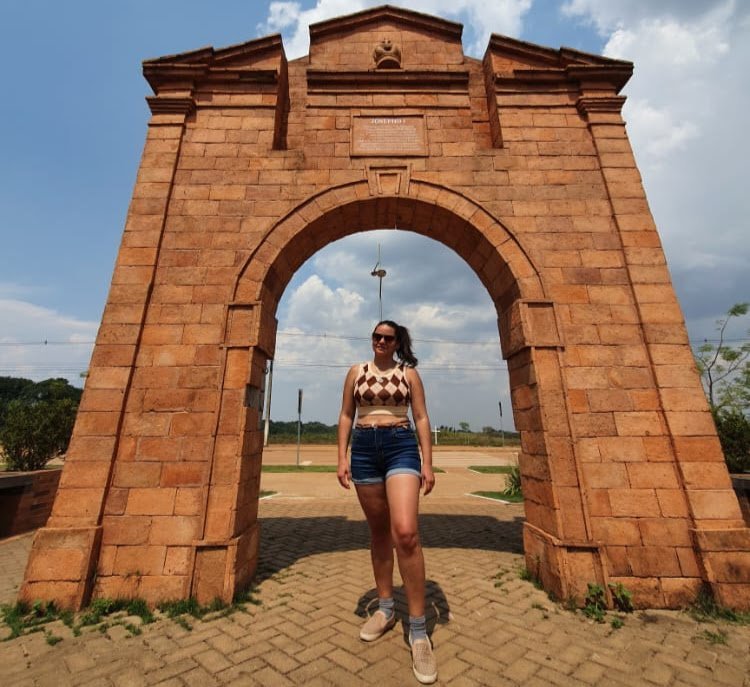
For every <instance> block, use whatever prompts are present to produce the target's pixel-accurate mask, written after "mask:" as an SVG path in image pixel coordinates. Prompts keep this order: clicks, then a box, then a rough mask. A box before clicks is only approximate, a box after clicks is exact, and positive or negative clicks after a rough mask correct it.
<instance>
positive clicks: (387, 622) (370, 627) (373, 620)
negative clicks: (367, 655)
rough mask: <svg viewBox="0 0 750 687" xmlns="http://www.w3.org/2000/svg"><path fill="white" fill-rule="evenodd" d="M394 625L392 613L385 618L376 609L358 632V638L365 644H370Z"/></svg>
mask: <svg viewBox="0 0 750 687" xmlns="http://www.w3.org/2000/svg"><path fill="white" fill-rule="evenodd" d="M395 624H396V614H395V613H392V614H391V617H390V618H387V617H386V615H385V613H383V611H381V610H380V609H378V610H377V611H375V613H373V614H372V615H371V616H370V617H369V618H368V619H367V622H366V623H365V624H364V625H363V626H362V629H361V630H360V631H359V638H360V639H361V640H363V641H365V642H372V641H374V640H376V639H379V638H380V637H382V636H383V635H384V634H385V633H386V632H388V630H390V629H391V628H392V627H393V626H394V625H395Z"/></svg>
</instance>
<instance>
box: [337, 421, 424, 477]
mask: <svg viewBox="0 0 750 687" xmlns="http://www.w3.org/2000/svg"><path fill="white" fill-rule="evenodd" d="M351 472H352V482H354V484H379V483H381V482H385V480H387V479H388V478H389V477H391V476H392V475H416V476H417V477H419V478H420V479H421V478H422V461H421V459H420V457H419V448H418V446H417V438H416V436H415V435H414V430H413V429H412V428H411V427H409V426H402V427H366V428H361V427H356V428H355V429H354V432H353V433H352V466H351Z"/></svg>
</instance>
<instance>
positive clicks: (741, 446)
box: [714, 408, 750, 472]
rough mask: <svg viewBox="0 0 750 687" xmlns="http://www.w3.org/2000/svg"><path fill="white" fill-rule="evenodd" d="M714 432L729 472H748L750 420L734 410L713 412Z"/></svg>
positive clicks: (749, 464) (725, 409) (726, 409)
mask: <svg viewBox="0 0 750 687" xmlns="http://www.w3.org/2000/svg"><path fill="white" fill-rule="evenodd" d="M714 421H715V422H716V432H717V433H718V435H719V441H721V449H722V451H724V458H725V459H726V461H727V467H728V468H729V472H750V420H748V419H747V417H746V416H745V414H744V413H743V412H742V411H740V410H737V409H735V408H723V409H721V410H717V411H715V412H714Z"/></svg>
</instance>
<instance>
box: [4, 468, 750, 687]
mask: <svg viewBox="0 0 750 687" xmlns="http://www.w3.org/2000/svg"><path fill="white" fill-rule="evenodd" d="M461 470H463V468H455V469H453V468H449V469H448V470H447V472H446V474H444V475H438V478H439V480H440V482H439V489H438V491H437V492H436V493H435V494H434V496H430V497H429V498H427V499H425V500H424V501H423V508H422V513H423V514H422V516H421V528H422V538H423V542H424V545H425V555H426V560H427V571H428V608H429V611H428V626H429V629H430V631H431V633H432V637H433V641H434V644H435V652H436V655H437V658H438V665H439V671H440V676H439V684H444V685H455V686H457V687H464V686H466V687H469V686H473V685H529V686H535V685H539V686H541V685H544V686H547V685H561V686H564V685H571V686H573V685H575V686H579V685H597V686H601V687H604V686H606V685H612V686H626V685H627V686H632V685H649V686H654V685H665V686H667V687H683V686H688V685H695V686H700V687H704V686H706V685H735V686H737V687H750V678H748V675H750V654H749V648H750V627H737V626H732V625H727V624H720V625H717V624H715V623H711V624H703V625H702V624H698V623H696V622H695V621H693V620H692V619H690V618H689V617H688V616H687V615H685V614H683V613H679V612H673V611H649V612H645V613H641V612H637V613H635V614H633V615H630V616H628V617H627V618H626V620H625V625H624V627H622V628H621V629H618V630H615V629H613V628H612V627H611V626H610V625H609V624H603V625H600V624H595V623H592V622H590V621H588V620H586V619H585V618H584V617H583V616H582V615H581V614H580V613H577V614H573V613H570V612H568V611H565V610H563V609H562V608H561V607H560V606H559V605H557V604H553V603H551V602H550V601H549V600H548V599H547V596H546V595H545V593H544V592H542V591H540V590H537V589H535V588H534V586H533V585H532V584H530V583H529V582H525V581H523V580H521V579H520V578H519V575H518V570H519V568H520V567H521V566H522V565H523V556H522V544H521V523H522V518H523V508H522V506H519V505H500V504H497V503H495V502H491V501H484V500H480V499H475V498H469V497H466V496H464V495H463V492H462V489H463V485H462V484H459V483H458V482H459V481H460V480H461V479H463V480H465V481H466V482H467V483H468V481H470V480H474V479H475V477H474V475H473V473H469V474H468V475H463V476H462V475H460V471H461ZM464 471H465V470H464ZM470 475H471V476H470ZM288 477H294V478H295V480H294V481H291V482H290V481H289V480H287V479H286V477H285V476H283V475H269V474H265V475H264V478H263V479H264V488H271V484H270V482H272V481H273V480H276V483H275V485H274V486H276V487H279V489H278V490H279V491H280V492H282V494H280V495H279V496H276V497H274V498H272V499H268V500H264V501H263V502H262V503H261V507H260V517H261V520H262V539H261V561H260V567H259V571H258V578H257V582H258V587H257V593H256V597H257V599H258V600H259V601H260V602H261V604H260V605H257V606H256V605H248V606H247V608H246V612H237V613H235V614H233V615H230V616H227V617H218V618H214V619H212V620H204V621H192V620H191V623H192V625H193V628H192V630H186V629H184V628H182V627H180V626H179V625H178V624H176V623H175V622H173V621H170V620H166V619H164V620H159V621H158V622H156V623H154V624H151V625H147V626H143V628H142V629H143V633H142V634H141V635H138V636H135V637H129V636H127V634H128V633H127V632H126V631H125V630H124V628H123V627H121V626H119V627H111V628H109V629H107V630H106V631H105V632H103V633H101V632H99V631H97V630H94V631H89V632H84V634H83V635H82V636H80V637H73V636H72V635H71V634H70V632H69V631H68V630H67V628H64V627H63V626H62V625H60V624H56V625H55V627H53V628H51V629H52V632H53V633H54V634H57V635H60V636H63V637H64V639H63V641H62V642H60V643H58V644H56V645H55V646H49V645H48V644H47V643H46V641H45V638H44V636H43V635H42V634H35V635H30V636H26V637H22V638H18V639H14V640H11V641H9V642H3V643H0V665H1V666H2V680H1V682H2V684H3V685H8V686H9V687H10V686H13V687H31V686H32V685H34V686H37V685H38V686H43V685H50V686H53V687H66V686H68V685H71V686H73V685H75V686H76V687H105V686H106V687H139V686H144V685H159V686H160V687H183V686H190V685H200V686H201V687H202V686H204V685H233V686H234V685H237V686H245V685H264V686H270V687H275V686H276V685H280V686H285V685H311V686H316V685H321V686H322V685H342V686H343V685H346V687H350V686H357V685H363V686H364V685H378V686H379V687H389V686H391V685H416V684H417V683H416V681H415V680H414V677H413V675H412V673H411V667H410V660H409V653H408V649H407V646H406V643H405V639H404V635H403V631H402V625H401V624H398V625H397V626H396V629H394V631H392V632H390V633H389V634H388V635H387V636H385V637H383V638H382V639H381V640H379V641H377V642H374V643H371V644H365V643H363V642H360V641H359V640H358V638H357V636H358V628H359V625H360V624H361V623H362V618H363V617H364V615H365V614H366V612H367V609H368V608H369V607H371V604H372V603H373V600H374V597H375V595H374V589H373V587H372V581H371V580H372V578H371V571H370V565H369V555H368V552H367V542H368V537H367V529H366V524H365V522H364V520H363V518H362V515H361V512H360V510H359V507H358V505H357V503H356V500H355V499H354V498H353V495H352V494H350V493H345V492H343V490H341V491H338V492H331V494H330V495H329V496H323V497H314V492H315V491H317V490H318V489H319V486H316V485H317V484H318V480H319V479H320V478H323V479H333V478H334V476H333V475H330V474H329V475H307V476H304V477H314V478H315V481H314V482H313V481H310V482H308V484H307V487H305V486H303V485H304V482H299V478H300V477H303V476H298V475H294V476H288ZM267 478H268V479H267ZM270 478H273V480H271V479H270ZM496 478H497V476H491V475H490V476H484V477H483V479H485V480H490V479H496ZM266 482H268V483H266ZM485 488H487V489H491V488H493V485H491V484H487V485H485ZM284 492H286V494H287V495H286V496H285V495H284ZM28 544H29V538H28V537H21V538H17V539H15V540H12V541H8V542H5V543H0V561H2V562H3V565H2V567H0V594H2V596H3V597H4V598H5V599H8V598H9V596H10V597H12V596H13V593H12V590H13V587H14V585H17V584H18V582H19V581H20V578H21V576H22V573H23V570H22V568H23V560H24V557H25V554H26V552H27V551H28ZM12 561H16V562H15V563H12ZM396 597H397V598H396V600H397V613H398V614H399V616H400V617H403V615H404V613H405V610H406V609H405V605H404V598H403V594H402V592H401V590H400V588H399V589H398V591H397V595H396ZM0 630H2V631H3V632H4V631H5V628H4V627H0ZM720 631H721V632H725V633H726V638H725V639H724V640H723V641H725V643H712V641H711V637H713V638H714V641H715V640H716V638H717V637H721V635H720V634H719V633H720ZM708 633H713V634H710V635H709V634H708Z"/></svg>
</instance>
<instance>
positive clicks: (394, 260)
mask: <svg viewBox="0 0 750 687" xmlns="http://www.w3.org/2000/svg"><path fill="white" fill-rule="evenodd" d="M378 244H380V246H381V257H382V261H381V266H383V267H384V268H385V269H386V271H387V276H386V277H385V279H384V297H383V307H384V313H383V314H384V316H385V317H386V318H391V319H394V320H396V321H397V322H399V323H402V324H405V325H406V326H407V327H409V329H410V331H411V334H412V337H413V339H414V352H415V353H416V355H417V357H418V358H419V368H418V369H419V370H420V374H421V375H422V378H423V380H424V383H425V388H426V390H427V396H428V399H427V400H428V410H429V412H430V416H431V420H432V422H433V424H437V425H440V424H446V425H455V424H456V423H457V422H459V421H464V420H465V421H468V422H470V423H471V424H472V426H473V427H476V428H478V429H481V427H483V426H485V425H493V426H495V427H497V426H498V422H499V420H498V418H497V412H496V409H497V403H498V400H499V399H501V398H502V399H504V403H505V404H506V407H508V408H509V407H510V401H509V398H508V378H507V371H506V369H505V364H504V362H503V361H502V360H501V357H500V346H499V337H498V332H497V320H496V318H497V315H496V312H495V308H494V306H493V304H492V302H491V301H490V298H489V295H488V294H487V292H486V290H485V289H484V287H483V286H482V285H481V283H480V282H479V280H478V279H477V277H476V275H474V273H473V272H472V271H471V269H470V268H469V267H468V266H467V265H466V264H465V263H464V262H463V261H462V260H461V259H460V258H459V257H458V256H457V255H456V254H455V253H454V252H453V251H451V250H450V249H448V248H446V247H444V246H442V245H441V244H439V243H438V242H436V241H433V240H431V239H428V238H425V237H423V236H420V235H417V234H414V233H412V232H406V231H393V230H378V231H373V232H364V233H359V234H353V235H351V236H349V237H347V238H345V239H342V240H341V241H337V242H335V243H333V244H331V245H329V246H327V247H325V248H323V249H322V250H321V251H319V252H318V253H317V254H316V255H314V256H313V257H312V258H311V259H310V260H309V261H308V263H307V264H306V265H305V267H303V269H302V272H305V271H313V272H314V274H312V275H308V276H306V275H305V274H303V273H301V274H300V275H297V277H295V279H294V280H293V281H292V283H291V284H290V285H289V286H288V287H287V292H286V293H285V295H284V298H283V299H282V302H281V304H280V306H279V311H278V318H279V330H280V334H279V336H278V338H277V348H276V361H277V363H276V364H275V370H276V371H275V372H274V375H275V379H276V381H275V382H274V390H275V391H274V394H275V400H274V401H273V408H272V416H273V417H274V419H289V418H291V417H293V416H294V413H295V412H296V390H297V388H304V390H305V392H304V393H305V399H306V400H305V408H306V410H305V418H306V419H308V420H311V419H317V420H321V421H323V422H328V423H332V422H335V420H336V417H337V415H338V409H339V403H340V399H341V384H342V382H343V380H344V376H345V374H346V369H347V368H348V367H349V365H351V364H353V363H356V362H359V361H362V360H366V359H368V358H370V357H371V349H370V343H369V334H370V331H371V328H372V326H373V324H374V323H375V321H376V320H377V319H378V312H379V304H378V289H377V280H376V279H374V278H373V277H372V276H371V275H370V271H371V270H372V267H373V266H374V264H375V261H376V260H377V247H378ZM310 333H312V334H322V333H326V334H327V336H326V337H323V336H311V335H310ZM436 340H437V341H439V342H444V343H439V342H438V343H436V342H435V341H436ZM445 342H470V343H445ZM475 342H487V343H485V344H477V343H475ZM276 389H278V390H279V391H278V393H277V392H276ZM510 422H511V421H510V420H509V419H508V418H506V426H505V429H509V428H510V427H511V424H510Z"/></svg>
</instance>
